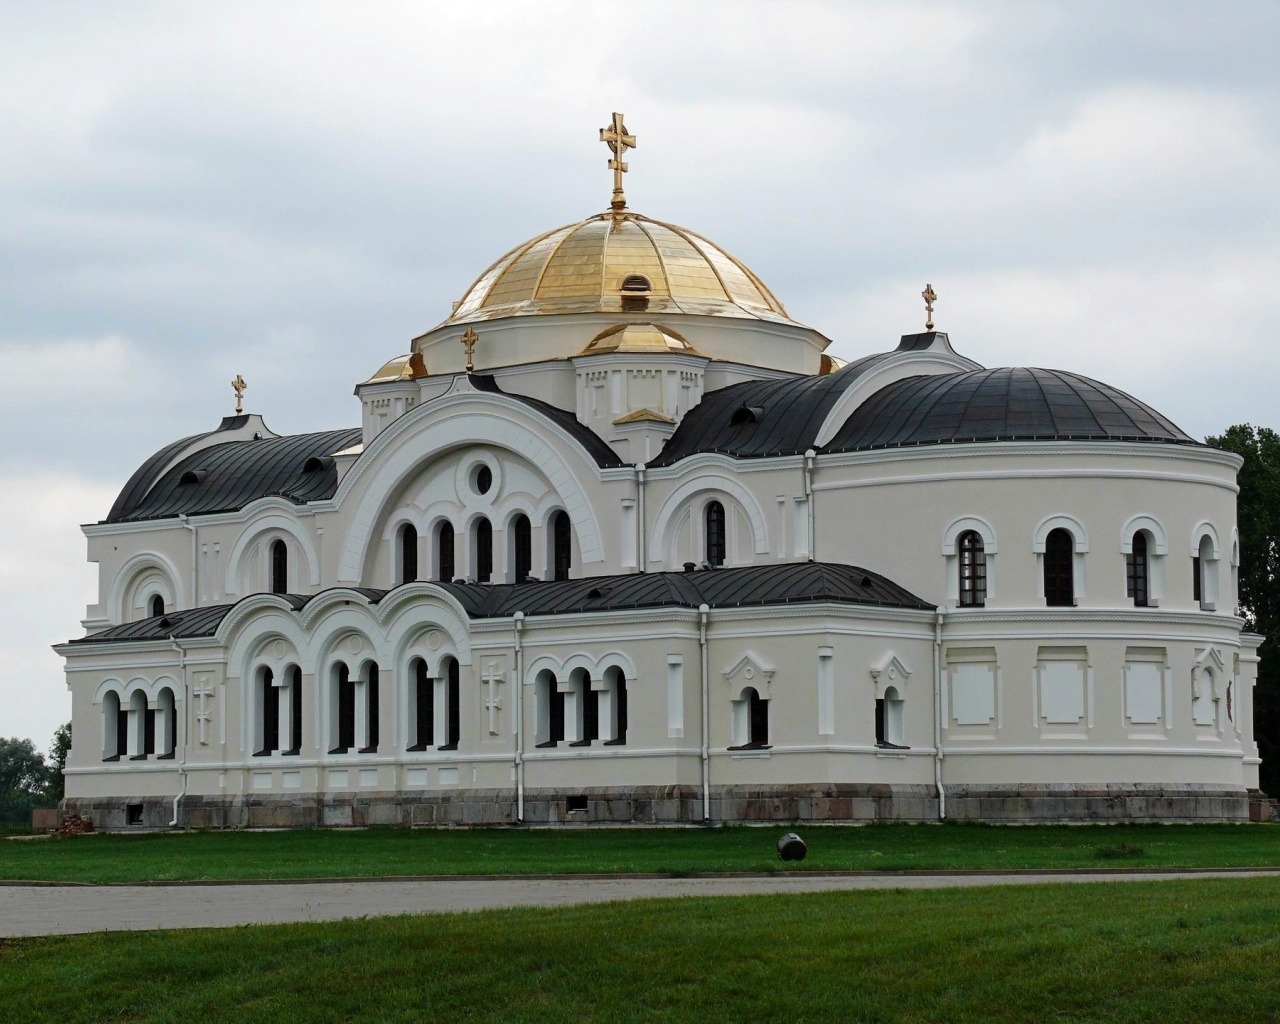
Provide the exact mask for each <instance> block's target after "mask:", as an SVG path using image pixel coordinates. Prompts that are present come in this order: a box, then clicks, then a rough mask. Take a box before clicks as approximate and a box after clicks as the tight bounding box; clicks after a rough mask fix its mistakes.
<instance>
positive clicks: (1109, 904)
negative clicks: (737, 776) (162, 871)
mask: <svg viewBox="0 0 1280 1024" xmlns="http://www.w3.org/2000/svg"><path fill="white" fill-rule="evenodd" d="M1278 961H1280V880H1276V879H1265V880H1248V881H1245V880H1240V881H1236V880H1230V881H1218V880H1200V881H1190V882H1187V881H1180V882H1158V883H1155V882H1129V883H1109V884H1100V885H1058V886H1036V887H1030V888H1022V887H1018V888H1004V889H998V888H988V889H967V890H942V891H915V892H907V891H901V890H899V891H883V892H850V893H821V894H809V895H786V896H752V897H721V898H714V899H692V898H686V899H676V900H652V901H644V902H635V903H617V904H605V905H596V906H583V907H571V908H563V909H555V910H542V909H520V910H509V911H488V912H484V913H479V914H466V915H447V916H427V917H401V918H383V919H378V920H362V921H345V922H334V923H326V924H309V925H276V926H269V927H262V926H251V927H242V928H229V929H221V930H200V931H185V932H134V933H129V932H124V933H101V934H96V935H87V936H72V937H64V938H45V939H21V940H10V941H9V942H7V943H5V944H4V945H3V946H0V1018H3V1019H5V1020H14V1021H18V1020H21V1021H24V1022H39V1021H57V1022H59V1024H61V1022H76V1021H94V1022H98V1021H131V1022H144V1021H156V1022H172V1021H183V1020H198V1021H200V1022H201V1024H217V1022H222V1021H229V1022H230V1021H235V1022H277V1021H306V1022H317V1024H319V1022H326V1021H379V1022H395V1021H415V1022H416V1021H498V1020H501V1021H515V1022H520V1021H610V1022H613V1021H621V1022H627V1021H636V1022H640V1021H644V1022H652V1021H697V1022H699V1024H711V1022H718V1021H734V1022H739V1021H785V1022H788V1024H792V1022H794V1024H803V1022H807V1021H824V1022H825V1021H840V1022H843V1021H886V1022H887V1021H948V1022H966V1021H975V1022H978V1021H982V1022H1001V1021H1035V1022H1041V1021H1045V1020H1053V1021H1105V1022H1112V1021H1116V1022H1129V1021H1155V1020H1158V1021H1160V1022H1161V1024H1178V1022H1182V1021H1186V1022H1194V1024H1203V1022H1207V1021H1208V1022H1212V1021H1245V1022H1254V1021H1273V1020H1276V1019H1280V972H1277V970H1276V964H1277V962H1278Z"/></svg>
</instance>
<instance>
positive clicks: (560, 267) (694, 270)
mask: <svg viewBox="0 0 1280 1024" xmlns="http://www.w3.org/2000/svg"><path fill="white" fill-rule="evenodd" d="M635 277H643V278H644V279H645V280H646V281H647V282H648V285H649V287H648V289H644V288H643V286H642V285H641V286H640V287H637V282H634V281H633V282H632V283H631V285H630V286H629V287H628V288H627V289H625V290H624V289H623V287H622V285H623V282H624V281H626V279H627V278H635ZM602 312H603V313H615V312H648V313H654V314H660V313H693V314H699V315H703V316H727V317H741V318H745V319H757V320H771V321H775V322H786V323H790V322H792V321H791V318H790V317H789V316H788V315H787V311H786V309H785V308H784V307H783V305H782V303H781V302H779V301H778V299H777V297H776V296H775V295H774V294H773V292H771V291H769V289H768V288H767V287H766V286H765V285H764V284H763V283H762V282H761V281H760V279H759V278H758V277H756V275H755V274H753V273H752V272H751V271H750V270H749V269H748V268H747V267H746V266H744V265H743V264H742V263H740V262H739V261H738V260H736V259H734V258H733V256H731V255H729V253H727V252H725V251H724V250H723V249H721V248H720V247H719V246H717V245H716V244H715V243H713V242H711V241H708V240H707V239H706V238H703V237H702V236H701V235H697V234H694V233H693V232H692V231H688V230H686V229H685V228H682V227H678V226H676V225H674V224H667V223H664V222H662V221H656V220H652V219H650V218H648V217H645V216H642V215H641V214H638V213H632V212H630V211H628V210H611V211H609V212H608V213H601V214H597V215H596V216H594V217H588V218H587V219H586V220H583V221H579V222H577V223H576V224H567V225H565V226H564V227H560V228H556V229H555V230H553V231H548V232H546V233H545V234H541V235H538V236H537V237H536V238H532V239H530V240H529V241H527V242H525V243H523V244H522V245H518V246H516V247H515V248H514V249H512V250H511V251H510V252H508V253H506V254H505V255H504V256H502V257H501V258H500V259H499V260H497V262H495V263H494V264H493V265H492V266H491V267H489V269H488V270H486V271H485V272H484V273H483V274H481V275H480V277H479V279H477V280H476V282H475V283H474V284H473V285H472V286H471V287H470V288H469V289H467V292H466V294H465V295H464V296H463V297H462V299H461V300H460V301H459V302H458V304H457V307H456V308H455V309H454V311H453V314H452V316H450V317H449V319H448V320H446V321H445V323H446V324H457V323H469V322H472V321H478V320H496V319H499V318H503V317H512V316H539V315H551V314H558V313H602Z"/></svg>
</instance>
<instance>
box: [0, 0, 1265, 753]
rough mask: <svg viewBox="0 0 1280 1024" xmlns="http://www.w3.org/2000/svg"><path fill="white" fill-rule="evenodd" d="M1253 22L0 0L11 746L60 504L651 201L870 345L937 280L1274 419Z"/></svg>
mask: <svg viewBox="0 0 1280 1024" xmlns="http://www.w3.org/2000/svg"><path fill="white" fill-rule="evenodd" d="M1277 38H1280V5H1278V4H1275V3H1248V2H1244V0H1233V2H1232V3H1229V4H1228V3H1221V2H1209V0H1206V2H1201V3H1178V2H1173V0H1158V2H1157V0H1150V2H1132V3H1125V4H1117V3H1114V2H1110V0H1108V2H1101V3H1088V2H1083V0H1076V2H1067V3H1052V2H1034V0H1017V2H1011V3H979V2H972V3H967V2H956V3H948V2H937V3H932V2H920V3H908V2H894V3H892V4H890V3H852V2H848V0H833V2H830V3H821V2H810V3H802V2H797V0H787V2H786V3H782V2H773V3H756V2H749V0H734V2H729V3H714V2H709V0H700V2H698V3H691V2H684V3H674V2H672V3H664V2H661V0H653V2H650V3H645V4H636V3H633V2H628V3H611V2H599V0H596V2H590V3H587V2H580V3H570V2H552V0H538V2H536V3H533V2H530V3H496V2H481V0H470V2H466V3H463V2H453V3H427V2H424V0H420V2H416V3H393V2H378V3H354V2H350V3H342V4H338V3H322V2H317V0H311V2H307V3H305V4H304V3H298V4H295V3H288V2H273V3H266V4H264V3H233V2H220V3H217V4H197V3H194V2H191V3H172V2H170V3H154V4H145V3H136V4H132V3H123V2H117V3H110V4H105V3H93V4H91V3H87V2H81V3H61V4H34V3H30V2H3V0H0V131H2V132H3V136H2V141H0V417H2V418H3V425H4V428H5V429H4V436H5V437H7V438H8V441H7V443H6V444H5V445H4V447H3V449H0V472H2V473H3V481H4V484H3V486H4V493H5V495H6V498H7V500H5V501H4V502H3V503H0V536H3V537H4V538H5V541H4V544H3V546H2V547H0V600H2V601H3V610H4V614H3V616H2V617H0V649H3V650H4V653H5V655H6V665H5V672H4V674H3V677H2V679H0V697H3V699H2V700H0V735H18V736H30V737H32V738H33V739H35V740H36V742H37V745H39V746H42V747H47V745H48V742H49V737H50V736H51V734H52V732H53V729H54V728H55V726H56V725H57V724H58V723H59V722H62V721H65V720H66V719H67V718H68V717H69V701H68V696H67V694H66V691H65V687H64V685H63V680H62V672H61V667H60V660H59V659H58V658H56V657H55V656H54V655H53V654H52V653H51V652H50V651H49V650H48V645H49V644H51V643H53V642H56V641H58V640H63V639H67V638H69V637H71V636H74V635H77V630H78V622H79V619H80V618H81V616H82V615H83V611H84V606H85V605H86V604H88V603H90V602H91V601H92V600H94V596H93V595H94V592H95V588H96V570H95V568H94V567H93V566H90V565H87V564H86V563H84V561H83V559H84V551H85V542H84V538H83V537H82V535H81V534H80V532H79V530H78V524H80V523H84V522H93V521H96V520H98V519H100V518H101V517H102V516H103V515H105V513H106V511H107V509H108V507H109V506H110V504H111V501H112V499H113V497H114V495H115V493H116V491H117V490H118V489H119V487H120V486H121V484H122V483H123V481H124V480H125V478H126V477H127V476H128V474H129V473H130V472H131V471H132V469H133V468H134V467H135V466H136V465H137V464H138V463H139V462H140V461H141V460H142V459H144V458H145V457H146V456H147V455H148V454H150V453H151V452H152V451H154V450H155V449H156V448H158V447H160V446H161V445H162V444H163V443H165V442H167V441H169V440H172V439H173V438H176V437H179V436H182V435H185V434H190V433H194V432H197V431H202V430H206V429H209V428H210V427H212V426H213V425H214V424H216V423H217V421H218V419H219V417H221V416H222V415H224V414H226V413H229V412H230V411H231V410H232V408H233V399H232V395H231V392H230V389H229V387H228V386H227V382H228V381H229V380H230V379H231V377H232V376H233V375H234V374H236V373H242V374H243V375H244V376H245V377H246V378H247V379H248V381H249V383H250V390H249V392H248V396H247V399H248V402H247V404H248V406H249V407H250V408H251V409H252V410H254V411H257V412H261V413H263V414H264V415H265V416H266V418H267V422H268V423H270V424H271V426H272V427H273V429H275V430H277V431H279V432H282V433H291V432H297V431H303V430H316V429H323V428H331V427H340V426H349V425H356V424H358V422H359V418H358V413H359V408H358V405H357V403H356V401H355V399H354V398H353V397H352V396H351V389H352V386H353V385H354V384H355V382H356V381H358V380H361V379H363V378H364V377H366V376H368V375H369V374H370V373H371V372H372V371H373V370H374V369H376V368H377V367H378V366H379V365H380V364H381V363H382V362H383V361H384V360H385V359H387V358H389V357H390V356H393V355H395V354H397V353H400V352H404V351H407V349H408V341H409V339H410V338H411V337H413V336H414V335H415V334H418V333H420V332H422V331H423V330H425V329H427V328H429V327H431V326H433V325H434V324H436V323H437V322H439V321H440V320H441V319H443V317H444V316H446V315H447V313H448V311H449V308H450V303H451V302H452V301H453V300H454V299H456V298H458V297H459V296H460V295H461V294H462V292H463V290H464V289H465V288H466V286H467V285H468V284H469V283H470V282H471V281H472V279H473V278H474V277H475V276H476V275H477V274H478V273H479V272H480V271H481V270H483V269H484V267H485V266H486V265H487V264H488V263H489V262H490V261H491V260H493V259H494V258H496V257H497V256H498V255H500V254H501V253H502V252H504V251H506V250H507V249H508V248H510V247H511V246H513V245H515V244H517V243H518V242H520V241H522V240H524V239H525V238H527V237H529V236H531V235H533V234H535V233H538V232H540V231H543V230H546V229H548V228H550V227H553V226H555V225H557V224H561V223H565V222H568V221H571V220H575V219H578V218H580V217H583V216H586V215H588V214H591V213H594V212H597V211H599V210H601V209H603V208H604V207H605V206H606V204H607V201H608V198H609V188H610V177H609V172H608V171H607V170H606V168H605V160H606V153H605V150H604V147H603V146H602V145H601V144H600V143H599V141H598V139H597V129H598V128H599V127H600V126H602V125H603V124H605V123H606V122H607V120H608V117H609V114H610V112H611V111H613V110H621V111H624V112H625V113H626V116H627V125H628V127H629V128H630V129H631V130H632V131H634V132H635V133H636V134H637V135H638V136H639V147H638V149H637V150H636V151H635V152H634V153H632V154H631V155H630V162H631V172H630V174H629V175H628V182H627V195H628V198H629V199H630V201H631V205H632V207H633V208H634V209H637V210H639V211H640V212H643V213H646V214H648V215H650V216H653V217H658V218H661V219H664V220H670V221H674V222H675V223H678V224H683V225H686V226H688V227H690V228H693V229H694V230H697V231H699V232H701V233H703V234H706V235H708V236H709V237H711V238H713V239H715V240H716V241H717V242H719V243H720V244H722V245H723V246H724V247H725V248H727V249H728V250H729V251H730V252H733V253H734V254H735V255H737V256H738V257H739V258H740V259H742V260H743V261H744V262H746V263H747V264H748V265H749V266H751V267H752V268H753V269H754V270H755V271H756V273H758V274H759V275H760V276H761V277H762V278H763V279H764V280H765V281H767V282H768V283H769V285H770V286H771V287H772V288H773V290H774V291H775V292H776V293H777V294H778V296H779V297H780V298H781V299H782V300H783V302H784V303H786V304H787V306H788V309H789V310H790V312H791V314H792V315H793V316H794V317H796V318H797V319H799V320H802V321H805V322H807V323H809V324H811V325H813V326H815V327H817V328H819V329H820V330H822V331H823V332H824V333H826V334H827V335H828V336H829V337H831V338H832V339H833V345H832V349H831V351H832V352H834V353H835V354H837V355H840V356H846V357H848V356H857V355H860V354H863V353H866V352H871V351H877V350H882V349H884V348H886V347H891V346H892V345H894V344H896V341H897V338H898V336H899V335H901V334H903V333H908V332H913V331H916V330H919V329H920V328H921V326H922V322H923V316H922V308H921V301H920V298H919V293H920V291H921V289H922V288H923V286H924V283H925V282H926V281H928V282H931V283H932V284H933V286H934V287H935V289H936V290H937V292H938V295H939V300H938V306H937V314H936V320H937V322H938V325H939V328H940V329H943V330H947V331H949V332H950V335H951V339H952V342H953V344H955V346H956V347H957V348H958V349H959V350H960V351H961V352H963V353H964V354H966V355H968V356H971V357H973V358H975V359H977V360H979V361H980V362H982V363H985V364H987V365H1008V364H1023V365H1038V366H1049V367H1063V368H1068V369H1071V370H1075V371H1077V372H1081V373H1084V374H1086V375H1089V376H1093V377H1098V378H1101V379H1103V380H1106V381H1108V382H1110V383H1113V384H1116V385H1118V386H1120V387H1122V388H1124V389H1126V390H1128V391H1130V392H1133V393H1135V394H1137V395H1138V396H1140V397H1141V398H1143V399H1145V400H1147V401H1148V402H1150V403H1151V404H1153V405H1155V406H1156V407H1157V408H1158V409H1160V410H1161V411H1163V412H1164V413H1166V414H1167V415H1169V416H1170V417H1171V418H1172V419H1173V420H1174V421H1175V422H1177V423H1179V424H1180V425H1181V426H1182V427H1183V428H1184V429H1186V430H1188V431H1189V432H1191V433H1192V434H1195V435H1204V434H1208V433H1215V432H1218V431H1220V430H1222V429H1223V428H1224V427H1226V426H1227V425H1228V424H1231V423H1235V422H1241V421H1250V422H1254V423H1260V424H1267V425H1272V426H1280V409H1278V408H1277V406H1276V403H1275V400H1274V395H1275V389H1276V384H1277V381H1278V380H1280V345H1277V344H1276V343H1275V342H1273V341H1272V335H1273V334H1274V333H1276V331H1277V324H1280V289H1277V280H1280V204H1277V201H1276V197H1275V195H1274V191H1275V187H1276V184H1277V181H1278V180H1280V89H1278V86H1280V72H1278V71H1277V68H1276V61H1275V56H1274V47H1275V42H1276V39H1277Z"/></svg>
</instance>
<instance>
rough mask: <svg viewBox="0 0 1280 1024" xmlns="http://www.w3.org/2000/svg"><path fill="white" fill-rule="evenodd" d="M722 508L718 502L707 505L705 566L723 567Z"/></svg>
mask: <svg viewBox="0 0 1280 1024" xmlns="http://www.w3.org/2000/svg"><path fill="white" fill-rule="evenodd" d="M724 554H725V537H724V506H723V505H721V504H720V502H718V501H713V502H710V503H709V504H708V505H707V564H708V565H724Z"/></svg>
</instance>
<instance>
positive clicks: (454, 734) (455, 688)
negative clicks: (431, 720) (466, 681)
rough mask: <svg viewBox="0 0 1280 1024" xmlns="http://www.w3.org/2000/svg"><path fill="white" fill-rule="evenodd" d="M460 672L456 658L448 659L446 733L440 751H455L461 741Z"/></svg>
mask: <svg viewBox="0 0 1280 1024" xmlns="http://www.w3.org/2000/svg"><path fill="white" fill-rule="evenodd" d="M461 675H462V670H461V669H460V668H459V667H458V660H457V659H456V658H450V659H449V669H448V673H447V675H446V678H447V680H448V683H447V684H446V685H447V698H446V700H447V703H448V705H449V706H448V713H449V720H448V725H449V729H448V733H447V735H446V736H445V741H446V742H445V745H444V746H443V747H441V748H440V749H441V750H457V749H458V741H459V740H461V739H462V682H461Z"/></svg>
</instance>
